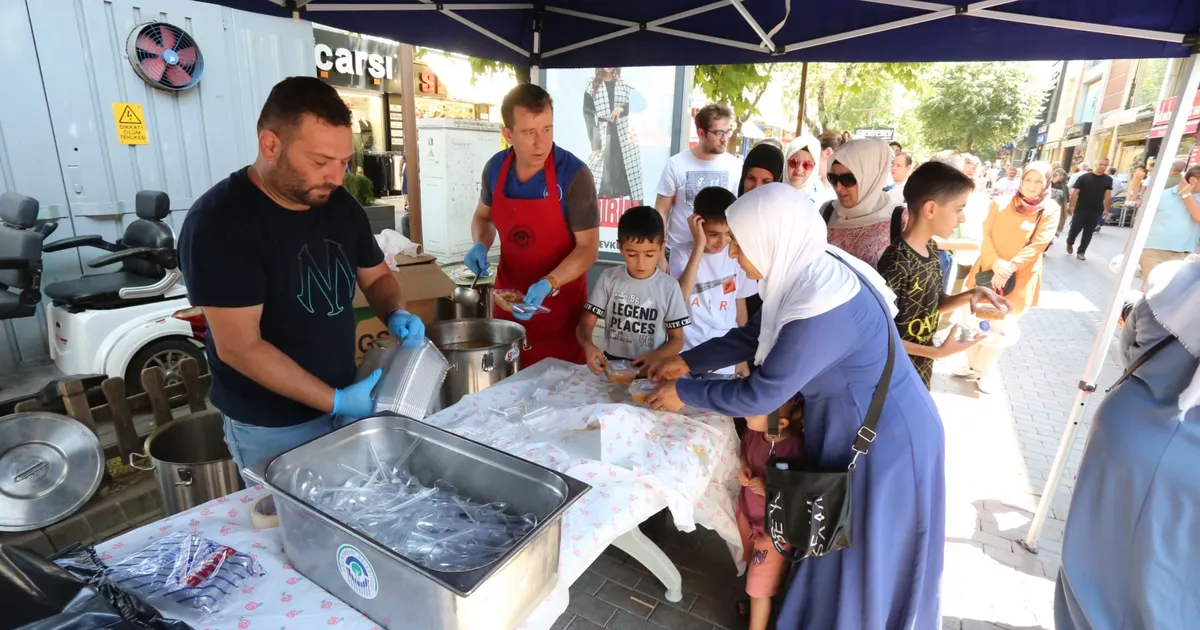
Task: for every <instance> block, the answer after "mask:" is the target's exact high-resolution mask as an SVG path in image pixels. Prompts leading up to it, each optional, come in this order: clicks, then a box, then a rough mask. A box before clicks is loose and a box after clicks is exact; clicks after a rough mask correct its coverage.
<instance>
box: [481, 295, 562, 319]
mask: <svg viewBox="0 0 1200 630" xmlns="http://www.w3.org/2000/svg"><path fill="white" fill-rule="evenodd" d="M492 299H494V300H495V301H496V306H499V307H500V308H502V309H504V310H506V311H508V312H509V313H518V314H521V315H525V314H537V313H549V312H550V309H548V308H546V307H545V306H534V305H532V304H526V303H525V294H524V293H521V292H520V291H517V290H515V289H500V290H499V291H493V292H492Z"/></svg>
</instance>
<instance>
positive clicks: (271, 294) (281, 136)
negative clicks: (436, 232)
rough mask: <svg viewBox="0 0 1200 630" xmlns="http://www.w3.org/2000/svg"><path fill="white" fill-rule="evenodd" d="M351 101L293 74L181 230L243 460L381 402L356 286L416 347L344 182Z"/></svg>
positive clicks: (191, 287) (192, 296) (216, 377)
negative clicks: (232, 168) (237, 161)
mask: <svg viewBox="0 0 1200 630" xmlns="http://www.w3.org/2000/svg"><path fill="white" fill-rule="evenodd" d="M353 153H354V149H353V143H352V141H351V132H350V110H349V109H348V108H347V107H346V104H345V103H344V102H343V101H342V99H341V97H340V96H338V93H337V91H336V90H334V89H333V88H332V87H330V86H329V85H327V84H325V83H322V82H321V81H320V80H318V79H316V78H311V77H291V78H288V79H284V80H283V81H281V82H280V83H279V84H277V85H276V86H275V87H274V88H273V89H272V90H271V94H270V96H268V97H267V102H266V104H265V105H263V108H262V113H261V114H260V115H259V119H258V158H257V159H256V160H255V161H254V163H253V164H251V165H250V166H248V167H246V168H243V169H241V170H239V171H237V172H235V173H233V174H231V175H230V176H229V177H228V178H226V179H225V180H224V181H221V182H219V183H217V185H215V186H213V187H212V188H211V189H209V191H208V192H206V193H204V195H202V196H201V197H200V198H199V199H197V200H196V203H195V204H194V205H193V206H192V208H191V211H190V212H188V216H187V220H186V221H184V224H183V230H182V231H181V233H180V235H179V258H180V267H181V269H182V271H183V276H184V280H185V281H186V284H187V290H188V298H189V300H191V303H192V304H193V305H195V306H199V307H201V308H203V309H204V315H205V318H206V319H207V320H208V343H207V348H206V354H207V358H208V365H209V368H210V370H211V371H212V400H213V404H214V405H215V406H216V407H217V408H218V409H220V410H221V413H222V414H223V415H224V417H225V442H226V443H227V444H228V445H229V450H230V452H231V454H232V455H233V459H234V461H235V462H237V464H238V466H239V467H245V466H251V465H254V464H257V463H259V462H262V461H264V460H267V459H269V458H272V457H274V456H276V455H279V454H280V453H283V452H286V451H288V450H291V449H292V448H294V447H296V446H299V445H300V444H303V443H305V442H308V441H310V440H312V439H315V438H317V437H320V436H321V435H324V434H326V433H328V432H330V431H332V430H333V429H334V428H335V426H340V423H342V422H344V421H346V420H353V419H357V418H361V417H362V416H365V415H367V414H369V413H371V411H372V407H373V403H372V400H371V389H372V388H373V387H374V386H375V383H376V382H377V381H378V380H379V371H378V370H377V371H376V372H375V373H374V374H372V375H371V376H370V377H368V378H366V379H364V380H362V381H359V382H357V383H355V382H354V376H355V365H354V328H355V321H354V292H355V289H356V286H358V287H362V290H363V294H364V295H365V296H366V298H367V301H368V302H369V303H370V305H371V308H373V309H374V310H375V313H376V314H378V315H379V318H380V319H382V320H383V321H384V322H386V323H387V326H388V329H389V330H390V331H391V333H392V334H393V335H395V336H396V337H397V338H401V339H404V340H405V344H406V345H410V344H416V343H420V341H421V340H422V339H423V338H424V334H425V327H424V325H423V324H422V323H421V320H420V319H418V318H417V317H415V316H413V315H411V314H409V313H408V312H406V311H404V310H403V308H402V306H403V299H402V297H401V293H400V284H399V283H398V282H397V281H396V278H395V276H393V275H392V274H391V272H390V271H389V270H388V268H387V265H386V264H385V263H384V262H383V252H382V251H380V249H379V246H378V245H377V244H376V242H375V238H374V236H373V235H372V234H371V226H370V223H369V222H368V221H367V216H366V213H365V212H364V211H363V209H362V206H360V205H359V204H358V202H357V201H355V200H354V198H353V197H351V196H350V193H348V192H346V189H345V188H342V187H341V184H342V177H343V175H344V173H345V172H346V165H347V163H349V161H350V158H351V156H352V155H353Z"/></svg>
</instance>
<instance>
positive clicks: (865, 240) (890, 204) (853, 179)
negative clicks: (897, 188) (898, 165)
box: [821, 138, 907, 267]
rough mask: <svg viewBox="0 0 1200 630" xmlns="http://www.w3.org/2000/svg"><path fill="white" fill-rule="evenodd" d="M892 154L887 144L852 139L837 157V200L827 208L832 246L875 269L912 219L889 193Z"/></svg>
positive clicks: (832, 169)
mask: <svg viewBox="0 0 1200 630" xmlns="http://www.w3.org/2000/svg"><path fill="white" fill-rule="evenodd" d="M891 168H892V149H891V147H889V146H888V145H887V143H885V142H884V141H883V140H874V139H870V138H860V139H858V140H851V141H850V142H847V143H846V144H843V145H842V146H841V147H838V150H837V151H836V152H834V154H833V161H832V162H831V163H830V165H829V174H828V175H827V176H826V178H827V179H828V180H829V184H830V186H832V187H833V191H834V193H835V194H836V195H837V198H836V199H834V200H833V201H831V202H829V203H827V204H825V205H824V206H822V207H821V216H822V217H824V218H825V222H826V223H828V224H829V244H830V245H835V246H837V247H840V248H842V249H844V250H846V251H847V252H849V253H850V255H852V256H855V257H857V258H858V259H859V260H862V261H863V262H866V263H867V264H869V265H871V266H872V267H874V266H875V265H877V264H879V257H880V256H881V255H882V254H883V250H885V249H887V246H888V245H891V244H892V241H894V240H895V239H897V238H899V236H900V231H901V230H902V229H904V222H905V221H906V220H907V217H906V216H905V213H904V211H903V206H899V207H898V206H897V205H896V203H895V202H894V201H893V200H892V197H891V195H889V194H888V193H887V192H885V191H884V190H883V189H884V188H885V187H887V186H888V184H889V183H890V181H891Z"/></svg>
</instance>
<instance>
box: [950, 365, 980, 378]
mask: <svg viewBox="0 0 1200 630" xmlns="http://www.w3.org/2000/svg"><path fill="white" fill-rule="evenodd" d="M953 373H954V376H956V377H958V378H965V379H967V380H969V381H970V380H975V379H977V378H979V372H976V371H975V370H973V369H971V366H969V365H964V366H962V367H960V368H958V369H956V370H954V372H953Z"/></svg>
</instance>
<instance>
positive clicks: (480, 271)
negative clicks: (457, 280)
mask: <svg viewBox="0 0 1200 630" xmlns="http://www.w3.org/2000/svg"><path fill="white" fill-rule="evenodd" d="M487 256H488V249H487V247H484V245H483V243H475V244H474V245H472V246H471V251H469V252H467V257H466V258H464V259H463V262H464V263H466V264H467V269H470V270H471V273H474V274H475V275H477V276H486V275H487V274H488V269H489V268H490V267H491V265H489V264H488V260H487Z"/></svg>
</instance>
